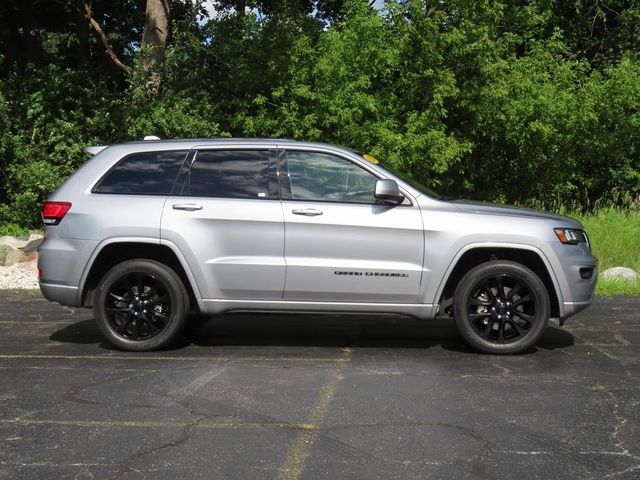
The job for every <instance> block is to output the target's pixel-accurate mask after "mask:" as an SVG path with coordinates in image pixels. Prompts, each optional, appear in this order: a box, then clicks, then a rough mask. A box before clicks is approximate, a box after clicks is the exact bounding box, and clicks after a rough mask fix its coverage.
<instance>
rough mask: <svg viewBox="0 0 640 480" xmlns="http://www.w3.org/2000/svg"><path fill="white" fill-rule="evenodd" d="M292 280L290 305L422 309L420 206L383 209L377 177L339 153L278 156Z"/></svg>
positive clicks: (409, 204) (289, 281)
mask: <svg viewBox="0 0 640 480" xmlns="http://www.w3.org/2000/svg"><path fill="white" fill-rule="evenodd" d="M280 165H281V171H282V172H288V175H283V174H281V175H280V178H281V180H282V183H281V188H282V197H283V201H282V205H283V211H284V220H285V261H286V263H287V279H286V285H285V292H284V299H285V300H296V301H326V302H362V303H371V302H373V303H375V302H384V303H416V301H417V295H418V289H419V287H420V282H421V278H422V261H423V242H424V240H423V228H422V216H421V213H420V209H419V207H418V206H417V204H415V202H413V203H412V202H411V201H408V200H407V201H406V202H405V204H403V205H397V206H391V205H385V204H380V203H378V202H376V199H375V198H374V189H375V184H376V181H377V179H378V177H377V175H376V174H374V173H373V172H372V171H369V170H367V169H365V168H363V167H362V166H360V165H358V164H356V163H355V162H354V161H353V160H351V159H349V158H347V157H343V156H340V155H338V154H333V153H327V152H321V151H313V150H288V151H286V153H283V154H282V155H281V157H280Z"/></svg>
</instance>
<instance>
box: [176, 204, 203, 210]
mask: <svg viewBox="0 0 640 480" xmlns="http://www.w3.org/2000/svg"><path fill="white" fill-rule="evenodd" d="M173 209H174V210H186V211H187V212H193V211H194V210H202V205H198V204H196V203H174V204H173Z"/></svg>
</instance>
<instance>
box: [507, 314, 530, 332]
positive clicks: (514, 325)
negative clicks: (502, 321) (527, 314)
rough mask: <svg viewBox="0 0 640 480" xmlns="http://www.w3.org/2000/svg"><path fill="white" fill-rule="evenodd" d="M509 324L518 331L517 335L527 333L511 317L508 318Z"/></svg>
mask: <svg viewBox="0 0 640 480" xmlns="http://www.w3.org/2000/svg"><path fill="white" fill-rule="evenodd" d="M509 325H511V326H512V327H513V328H515V329H516V332H518V335H519V336H522V335H524V334H525V333H527V332H526V331H525V330H524V329H523V328H522V327H521V326H520V325H518V322H516V321H515V320H514V319H513V318H511V319H510V320H509Z"/></svg>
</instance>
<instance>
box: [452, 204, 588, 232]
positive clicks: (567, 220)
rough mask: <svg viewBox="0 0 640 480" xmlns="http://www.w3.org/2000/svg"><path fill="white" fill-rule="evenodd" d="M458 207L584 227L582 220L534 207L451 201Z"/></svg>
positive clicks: (464, 209) (559, 224) (474, 211)
mask: <svg viewBox="0 0 640 480" xmlns="http://www.w3.org/2000/svg"><path fill="white" fill-rule="evenodd" d="M451 204H452V205H454V206H455V207H456V208H458V209H460V210H463V211H465V212H469V213H484V214H487V215H509V216H512V217H514V216H515V217H527V218H540V219H544V220H554V221H556V222H557V223H558V226H565V225H567V224H569V225H570V226H572V227H576V228H582V225H580V222H578V221H577V220H575V219H573V218H571V217H566V216H564V215H557V214H555V213H547V212H541V211H540V210H534V209H532V208H523V207H513V206H509V205H498V204H495V203H485V202H477V201H475V200H453V201H452V202H451Z"/></svg>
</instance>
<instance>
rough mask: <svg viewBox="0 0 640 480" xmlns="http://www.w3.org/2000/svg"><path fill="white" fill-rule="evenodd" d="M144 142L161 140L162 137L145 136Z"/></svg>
mask: <svg viewBox="0 0 640 480" xmlns="http://www.w3.org/2000/svg"><path fill="white" fill-rule="evenodd" d="M143 140H160V137H158V136H156V135H145V136H144V138H143Z"/></svg>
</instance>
